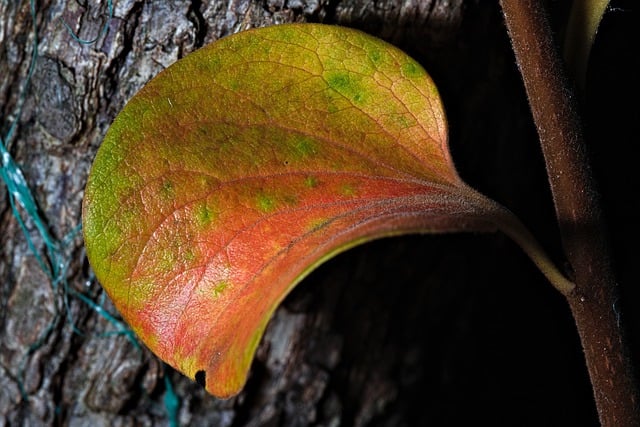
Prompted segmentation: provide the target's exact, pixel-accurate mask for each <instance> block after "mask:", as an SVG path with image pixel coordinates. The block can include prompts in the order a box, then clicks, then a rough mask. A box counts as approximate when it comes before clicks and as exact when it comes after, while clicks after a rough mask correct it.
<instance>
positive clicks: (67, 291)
mask: <svg viewBox="0 0 640 427" xmlns="http://www.w3.org/2000/svg"><path fill="white" fill-rule="evenodd" d="M29 5H30V12H31V19H32V21H33V43H32V52H31V60H30V63H29V70H28V72H27V76H26V78H25V81H24V83H23V85H22V88H21V90H20V95H19V97H18V102H17V105H16V111H15V115H14V121H13V122H12V123H11V125H10V127H9V130H8V132H7V134H6V135H5V137H4V139H3V138H2V135H0V157H1V162H0V180H1V181H2V182H3V183H4V184H5V185H6V187H7V190H8V198H9V203H10V206H11V211H12V214H13V216H14V217H15V218H16V221H17V222H18V224H19V226H20V229H21V231H22V233H23V235H24V236H25V239H26V241H27V245H28V247H29V250H30V252H31V253H32V254H33V255H34V257H35V258H36V260H37V262H38V265H39V266H40V268H41V269H42V270H43V271H44V272H45V273H46V274H47V276H48V277H49V279H50V280H51V284H52V287H53V289H54V291H55V290H57V289H58V288H59V285H61V286H62V289H63V295H64V299H63V304H64V307H65V313H67V322H68V324H69V325H71V327H72V329H73V331H74V333H77V334H80V335H83V334H82V332H81V331H80V330H79V329H78V328H77V327H76V326H75V323H74V321H73V319H72V318H71V310H70V309H69V296H72V297H74V298H77V299H79V300H80V301H82V302H83V303H85V304H86V305H87V306H88V307H89V308H90V309H92V310H93V311H94V312H96V313H97V314H98V315H100V316H102V317H103V318H104V319H106V320H107V321H108V322H109V323H110V324H111V325H112V326H113V327H114V330H113V331H108V332H106V333H104V334H101V336H113V335H125V336H126V337H127V338H128V339H129V341H131V342H132V343H133V345H134V346H135V348H137V349H139V350H141V348H142V347H141V345H140V343H139V342H138V340H137V339H136V337H135V334H134V333H133V331H132V330H131V329H130V328H129V327H128V326H127V325H126V324H125V323H124V322H122V321H120V320H118V319H117V318H116V317H115V316H114V315H112V314H111V313H109V311H108V310H106V309H105V308H104V307H103V306H102V304H101V303H100V304H99V303H96V302H95V301H94V300H93V299H91V298H90V297H88V296H87V295H86V294H84V293H82V292H78V291H76V290H75V289H73V288H71V287H70V286H69V283H68V280H67V270H68V267H69V264H70V260H69V259H68V257H67V256H66V255H65V253H64V249H65V248H67V247H68V246H69V245H70V243H71V242H72V241H73V239H74V238H75V236H76V235H77V234H78V233H79V232H80V231H81V225H78V226H76V227H75V228H74V229H73V230H72V231H71V232H70V233H69V234H68V235H67V236H65V237H64V238H63V239H62V241H59V240H57V239H56V238H55V237H53V236H52V235H51V233H50V232H49V227H48V223H47V221H46V219H45V218H44V216H43V215H42V214H41V212H40V210H39V209H38V204H37V202H36V200H35V197H34V196H33V193H32V192H31V190H30V187H29V185H28V183H27V181H26V179H25V177H24V174H23V173H22V170H21V169H20V167H19V166H18V164H17V163H16V162H15V160H14V159H13V157H12V156H11V153H10V152H9V150H8V148H7V147H9V144H10V143H11V140H12V139H13V137H14V133H15V130H16V127H17V124H18V122H19V119H20V117H21V114H22V109H23V106H24V103H25V100H26V97H27V92H28V87H29V83H30V81H31V78H32V76H33V74H34V70H35V68H36V61H37V59H38V31H37V25H36V5H35V0H30V2H29ZM107 7H108V10H109V18H108V20H107V21H106V23H105V24H104V26H103V28H102V30H101V31H100V33H99V34H98V35H97V36H96V37H95V38H94V39H91V40H85V39H81V38H80V37H78V36H77V35H76V34H75V33H74V32H73V31H72V29H71V27H69V25H68V24H67V23H66V22H65V23H64V25H65V27H66V28H67V30H68V31H69V32H70V34H71V36H72V37H73V38H74V40H76V41H77V42H78V43H81V44H92V43H95V42H96V41H97V40H98V39H99V38H100V37H101V36H103V35H104V34H105V33H106V32H107V30H108V27H109V22H110V21H111V19H112V18H113V2H112V1H111V0H108V1H107ZM19 207H21V208H22V211H21V210H20V208H19ZM23 212H24V215H25V217H26V218H28V219H30V220H31V221H32V222H33V224H34V226H35V228H36V230H37V232H38V234H39V235H40V238H41V239H42V242H43V244H44V246H45V248H46V259H48V263H47V261H46V259H45V257H43V256H42V255H41V254H40V252H39V251H38V250H37V248H36V245H35V243H34V241H33V239H32V237H31V232H30V231H29V228H28V226H27V222H26V220H25V218H24V217H23ZM103 296H104V294H103ZM59 318H60V316H59V313H58V312H57V309H56V313H55V314H54V318H53V319H52V320H51V322H49V324H48V325H47V327H46V328H45V330H44V331H43V332H42V333H41V334H40V336H39V337H38V338H37V339H36V341H35V342H33V343H32V344H31V345H30V346H29V347H28V349H27V352H26V354H25V356H24V358H23V359H22V360H21V362H20V365H19V368H18V378H17V382H18V387H19V390H20V394H21V396H22V399H23V400H24V401H25V402H26V401H27V400H28V398H29V396H28V394H27V392H26V390H25V387H24V381H23V378H24V377H25V371H26V364H27V362H28V359H29V356H30V355H31V354H33V352H35V351H36V350H38V349H39V348H41V347H42V346H43V345H44V344H45V343H46V340H47V338H48V337H49V335H50V333H51V332H52V331H53V329H54V326H55V324H56V323H57V322H58V320H59ZM164 381H165V388H166V392H165V397H164V405H165V409H166V411H167V415H168V417H169V424H170V426H171V427H177V426H178V409H179V406H180V400H179V398H178V396H177V395H176V394H175V392H174V389H173V386H172V384H171V380H170V378H169V377H168V376H167V375H166V374H165V376H164Z"/></svg>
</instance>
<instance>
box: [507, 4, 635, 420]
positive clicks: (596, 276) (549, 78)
mask: <svg viewBox="0 0 640 427" xmlns="http://www.w3.org/2000/svg"><path fill="white" fill-rule="evenodd" d="M501 5H502V9H503V12H504V16H505V21H506V24H507V28H508V30H509V35H510V37H511V42H512V45H513V49H514V52H515V56H516V60H517V62H518V66H519V68H520V72H521V73H522V77H523V80H524V84H525V89H526V91H527V96H528V98H529V104H530V106H531V110H532V113H533V118H534V121H535V124H536V127H537V129H538V135H539V137H540V143H541V145H542V150H543V153H544V158H545V162H546V165H547V172H548V175H549V182H550V184H551V191H552V194H553V198H554V203H555V208H556V216H557V218H558V222H559V226H560V232H561V236H562V243H563V247H564V251H565V254H566V256H567V260H568V262H569V264H570V265H571V268H572V270H573V272H574V276H575V284H576V288H575V290H574V291H573V292H571V293H570V294H568V295H566V297H567V300H568V302H569V306H570V307H571V312H572V314H573V317H574V319H575V321H576V326H577V329H578V333H579V334H580V339H581V342H582V346H583V350H584V354H585V358H586V363H587V367H588V370H589V375H590V377H591V383H592V385H593V392H594V396H595V401H596V406H597V409H598V414H599V417H600V422H601V423H602V425H603V426H611V427H613V426H616V427H621V426H630V427H631V426H637V425H640V416H639V415H638V409H637V408H638V403H639V402H640V400H639V397H638V390H637V387H636V384H635V380H634V376H633V375H634V374H633V370H632V366H631V361H630V357H629V353H628V349H627V348H626V346H625V344H624V341H623V331H622V328H621V325H620V317H619V313H618V307H617V306H616V303H617V298H618V296H617V289H616V284H615V279H614V276H613V271H612V267H611V262H610V256H609V252H608V247H607V243H606V241H605V238H604V233H603V230H604V227H603V226H602V219H601V211H600V208H599V200H598V195H597V193H596V191H595V183H594V181H593V178H592V176H591V169H590V167H589V163H588V161H587V155H586V149H585V145H584V141H583V136H582V129H581V125H580V122H579V119H578V115H577V113H576V109H575V106H574V104H573V102H574V101H573V98H572V95H571V93H570V91H569V90H568V85H567V83H566V80H565V76H564V70H563V69H562V66H561V64H560V60H559V57H558V54H557V52H556V46H555V44H554V41H553V39H552V36H551V29H550V27H549V24H548V22H547V17H546V14H545V11H544V10H543V2H540V0H501Z"/></svg>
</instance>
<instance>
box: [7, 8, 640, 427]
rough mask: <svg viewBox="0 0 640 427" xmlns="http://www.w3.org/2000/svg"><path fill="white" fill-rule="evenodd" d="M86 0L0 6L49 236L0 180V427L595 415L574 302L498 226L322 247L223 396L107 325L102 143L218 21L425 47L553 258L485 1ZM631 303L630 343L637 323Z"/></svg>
mask: <svg viewBox="0 0 640 427" xmlns="http://www.w3.org/2000/svg"><path fill="white" fill-rule="evenodd" d="M94 3H97V2H87V3H86V4H82V3H81V2H76V1H71V0H43V1H40V2H35V3H34V4H35V6H34V7H35V18H36V20H35V23H34V22H33V20H32V15H31V11H30V4H29V3H28V2H24V1H23V2H5V1H3V2H1V3H0V46H1V49H0V114H1V116H0V136H1V137H2V140H3V141H4V143H5V144H7V148H8V150H9V152H10V153H11V155H12V156H13V157H14V159H15V160H16V162H17V164H19V165H20V167H21V169H22V172H23V173H24V176H25V178H26V181H27V183H28V184H29V186H30V188H31V191H32V192H33V194H34V197H35V199H36V201H37V203H38V206H39V208H40V215H41V217H42V219H43V220H44V221H46V225H47V227H48V230H49V232H50V233H51V235H52V236H53V237H54V238H55V239H56V240H57V241H58V242H59V243H60V244H59V245H58V247H57V248H55V251H54V252H53V254H50V253H49V254H47V249H46V246H45V243H46V242H45V241H44V240H43V239H42V236H41V234H39V233H38V232H37V222H38V221H37V219H34V217H33V215H31V216H30V215H29V214H28V213H26V212H25V211H24V210H22V208H17V209H18V210H19V212H20V213H21V214H22V215H23V218H25V226H26V228H27V229H28V230H29V233H28V235H29V236H30V239H31V240H32V241H33V243H34V247H33V248H31V247H30V246H29V243H28V240H27V239H26V238H25V234H24V233H23V229H22V228H21V226H20V222H19V221H17V220H16V218H15V215H14V211H13V209H12V205H11V203H10V194H9V192H8V191H7V186H6V185H4V184H0V239H1V242H2V245H1V246H0V247H1V248H2V252H1V253H0V426H3V425H74V426H75V425H78V426H80V425H91V426H94V427H96V426H102V425H104V426H113V425H122V426H125V425H126V426H129V425H131V426H133V425H170V424H172V425H177V424H179V425H193V426H200V425H211V426H244V425H248V426H275V425H283V426H307V425H321V426H338V425H345V426H351V425H355V426H365V425H366V426H378V425H380V426H412V425H427V424H428V425H440V424H446V425H457V424H461V425H462V424H470V423H473V424H481V423H483V422H484V423H489V424H491V425H513V424H525V425H549V424H550V423H551V424H554V425H565V426H570V425H581V426H585V425H595V424H597V416H596V413H595V407H594V404H593V401H592V400H593V399H592V393H591V390H590V385H589V379H588V377H587V371H586V368H585V366H584V360H583V357H582V355H581V353H580V343H579V340H578V337H577V334H576V331H575V327H574V325H573V321H572V319H571V316H570V312H569V309H568V307H567V305H566V303H565V301H564V299H563V297H562V296H561V295H560V294H559V293H557V292H556V291H555V290H554V289H553V288H552V287H551V286H550V285H549V284H548V283H546V282H545V280H544V278H543V277H542V275H541V274H539V273H538V272H537V271H536V270H535V269H534V267H533V266H532V264H531V263H530V262H529V261H528V260H527V259H526V258H525V257H524V255H523V254H522V253H521V252H520V251H519V250H518V249H517V248H516V247H515V245H514V244H513V243H511V242H510V241H508V240H506V238H504V237H503V236H500V235H482V236H477V235H451V236H414V237H405V238H396V239H387V240H383V241H378V242H374V243H371V244H367V245H365V246H363V247H360V248H356V249H354V250H351V251H349V252H347V253H345V254H343V255H340V256H339V257H337V258H336V259H334V260H331V261H329V262H328V263H326V264H325V265H323V266H321V267H320V268H319V269H318V270H317V271H315V272H314V273H313V274H312V275H311V276H310V277H308V278H307V279H305V281H304V282H303V283H302V284H301V285H299V286H298V288H297V289H296V290H294V291H293V293H292V294H291V295H290V296H289V297H288V298H287V299H286V301H285V302H284V304H283V305H282V306H281V307H280V308H279V309H278V311H277V312H276V314H275V316H274V318H273V319H272V321H271V323H270V325H269V327H268V329H267V333H266V335H265V338H264V339H263V341H262V343H261V345H260V348H259V350H258V354H257V357H256V360H255V362H254V365H253V368H252V373H251V376H250V378H249V382H248V383H247V385H246V387H245V389H244V390H243V391H242V393H241V394H240V395H239V396H237V397H235V398H232V399H229V400H226V401H222V400H217V399H215V398H213V397H211V396H209V395H207V394H206V393H205V392H204V390H203V389H202V388H201V387H200V386H199V385H197V384H196V383H193V382H192V381H190V380H189V379H187V378H185V377H183V376H181V375H180V374H178V373H176V372H174V371H172V370H171V369H170V368H168V367H166V366H164V365H163V364H162V363H161V362H160V361H159V360H158V359H156V358H155V357H154V356H153V355H152V354H151V353H150V352H149V351H148V350H146V349H144V348H140V347H139V346H138V345H139V344H137V341H135V339H133V338H132V337H130V336H128V335H126V334H122V333H120V334H118V333H114V331H117V330H118V328H119V327H121V324H120V323H119V322H118V321H117V319H115V320H113V321H112V320H110V318H109V317H108V315H107V316H105V315H104V313H105V312H107V313H111V314H113V315H114V316H116V318H117V313H116V311H115V309H114V308H113V306H112V305H111V304H110V303H109V301H108V299H106V297H105V296H104V293H103V291H102V290H101V288H100V285H99V283H97V282H96V281H95V279H94V278H93V276H92V273H91V270H90V267H89V266H88V264H87V261H86V257H85V255H84V249H83V245H82V238H81V233H80V232H79V231H78V225H79V224H80V222H81V214H80V206H81V201H82V196H83V188H84V184H85V182H86V178H87V174H88V171H89V168H90V165H91V161H92V159H93V157H94V155H95V153H96V150H97V148H98V147H99V145H100V143H101V141H102V138H103V136H104V134H105V132H106V130H107V128H108V126H109V124H110V123H111V121H112V120H113V118H114V117H115V116H116V114H117V113H118V112H119V111H120V110H121V109H122V107H123V106H124V104H125V102H126V101H127V100H128V99H129V98H130V97H131V96H133V95H134V94H135V93H136V92H137V91H138V90H139V89H140V88H141V87H142V86H143V85H144V84H145V83H146V82H147V81H149V79H151V78H152V77H153V76H155V75H156V74H157V73H158V72H159V71H161V70H162V69H163V68H165V67H167V66H169V65H170V64H172V63H173V62H175V61H176V60H178V59H179V58H181V57H183V56H184V55H186V54H188V53H189V52H191V51H193V50H195V49H197V48H198V47H200V46H202V45H204V44H206V43H209V42H212V41H214V40H217V39H218V38H220V37H224V36H226V35H228V34H232V33H234V32H237V31H240V30H244V29H247V28H250V27H256V26H264V25H271V24H278V23H284V22H296V21H313V22H324V23H330V24H341V25H346V26H352V27H356V28H360V29H363V30H365V31H367V32H369V33H371V34H373V35H376V36H379V37H381V38H384V39H386V40H388V41H390V42H392V43H394V44H396V45H398V46H399V47H401V48H402V49H404V50H405V51H407V52H408V53H409V54H411V55H412V56H414V57H415V58H416V59H418V60H419V61H420V62H421V63H423V64H424V65H425V68H426V69H427V70H428V71H429V73H430V74H431V75H432V77H433V78H434V80H435V81H436V83H437V84H438V87H439V89H440V91H441V95H442V96H443V99H444V104H445V107H446V109H447V114H448V118H449V123H450V135H451V138H450V139H451V142H450V144H451V149H452V151H453V156H454V159H456V164H457V166H458V169H459V171H460V173H461V175H462V176H463V178H465V179H466V180H467V182H469V183H470V184H471V185H473V186H475V187H476V188H478V189H480V190H481V191H483V192H485V193H486V194H488V195H489V196H491V197H494V198H495V199H497V200H498V201H500V202H502V203H504V204H505V205H507V207H509V208H510V209H512V210H514V211H515V212H516V213H517V214H518V215H519V216H520V217H521V218H522V219H523V221H524V222H525V223H526V224H528V225H529V226H530V227H531V228H532V230H533V231H534V233H535V234H537V235H538V236H539V237H540V239H541V240H542V241H543V243H544V245H545V246H547V247H548V248H549V249H550V251H551V252H552V254H554V256H555V257H556V258H557V259H560V254H559V241H558V237H557V233H556V229H555V226H554V225H553V224H554V222H553V207H552V204H551V199H550V195H549V191H548V188H547V183H546V178H545V176H544V165H543V163H542V155H541V153H540V149H539V147H538V146H537V142H536V135H535V129H534V127H533V125H532V123H531V117H530V113H529V110H528V106H527V102H526V98H525V94H524V90H523V87H522V83H521V81H520V77H519V75H518V72H517V68H516V66H515V62H514V60H513V55H512V53H511V48H510V46H509V42H508V38H507V34H506V30H505V28H504V25H503V22H502V17H501V15H500V10H499V7H498V4H497V1H495V2H485V1H476V2H474V1H466V2H463V1H462V0H454V1H445V0H432V1H420V0H411V1H402V0H383V1H377V2H371V1H365V0H344V1H342V0H337V1H328V0H320V1H317V0H266V1H249V0H223V1H211V2H208V1H195V0H194V1H181V0H175V1H167V2H163V1H157V2H143V1H136V0H119V1H115V2H114V5H113V17H112V18H111V19H109V5H108V4H107V2H106V1H105V0H102V1H101V2H100V3H99V4H94ZM555 12H557V14H558V15H561V14H562V12H563V11H560V10H559V11H555ZM65 23H66V24H67V25H68V26H69V27H70V29H71V30H72V31H73V33H72V32H71V31H69V30H68V29H67V28H66V27H65ZM34 25H35V28H37V47H38V50H37V56H36V60H35V63H34V68H33V73H32V74H31V76H30V78H29V77H28V76H29V75H30V72H29V70H30V61H31V58H32V51H33V48H34V37H33V29H34ZM105 26H106V27H105ZM103 28H104V29H105V31H104V32H103ZM94 38H96V41H95V42H94V43H81V41H79V39H84V40H92V39H94ZM609 61H611V60H609ZM27 81H29V83H28V85H27V84H26V83H27ZM629 92H631V91H629ZM22 94H23V95H24V98H21V96H22ZM596 95H597V96H604V94H599V95H598V94H596ZM594 96H595V95H594ZM22 99H24V107H23V108H22V110H21V113H20V114H18V110H19V105H20V104H21V102H22V101H21V100H22ZM636 111H637V110H636ZM587 113H589V114H600V113H598V112H597V111H596V112H595V113H594V112H592V110H588V111H587ZM587 117H589V116H588V115H587ZM14 122H17V126H16V128H15V130H14V131H11V125H12V123H14ZM594 123H597V120H594ZM591 128H592V130H593V132H592V133H593V134H594V135H596V136H598V135H600V134H599V133H598V132H599V130H600V131H601V127H600V128H599V127H598V125H597V124H594V125H592V127H591ZM623 128H624V127H623ZM625 135H626V134H620V135H618V139H624V138H625ZM594 144H595V143H594ZM624 149H625V148H624V147H616V150H624ZM598 150H600V151H598ZM594 151H596V152H601V151H602V149H599V148H598V146H597V145H596V146H595V148H594ZM627 154H628V153H627ZM622 155H624V151H622ZM630 157H631V156H629V158H630ZM230 161H231V160H230ZM619 161H620V160H619V159H618V158H614V157H613V156H610V157H606V158H604V159H603V160H602V159H601V160H599V163H597V164H596V171H600V174H601V175H603V176H605V178H606V177H608V179H607V180H606V181H605V184H606V185H605V186H604V191H605V195H608V196H606V197H605V202H608V203H610V205H611V207H609V209H608V210H607V213H608V216H609V217H610V218H614V219H616V221H617V222H616V224H615V225H614V226H613V227H612V230H611V232H612V235H613V237H614V239H613V241H614V244H616V245H617V246H615V247H614V253H616V254H617V255H618V258H619V262H618V267H619V273H620V282H621V284H622V295H623V297H624V298H625V299H623V301H622V303H621V309H623V308H626V309H627V311H628V312H632V310H631V309H632V308H633V307H632V303H631V302H625V301H636V302H637V301H639V300H640V298H639V297H638V290H637V289H635V290H632V289H631V286H626V285H625V283H630V282H631V277H634V276H632V275H631V274H632V273H631V265H632V262H633V261H632V257H631V256H628V254H629V253H630V251H629V249H628V248H630V247H631V242H633V240H634V238H635V239H636V240H637V237H638V231H637V226H636V227H635V230H632V231H630V232H628V230H627V229H626V228H625V226H628V225H630V224H631V223H632V222H631V221H632V220H633V216H628V215H624V214H621V213H620V212H622V211H625V212H626V210H628V209H630V210H631V211H633V212H637V203H638V202H637V201H634V203H635V206H634V207H635V208H636V210H633V208H634V207H630V206H628V205H622V206H620V204H616V203H615V201H616V200H619V199H618V198H616V197H615V195H616V194H622V193H621V192H619V187H620V181H621V180H623V179H629V176H630V175H628V176H625V175H624V172H620V171H617V172H616V174H613V175H612V174H607V173H608V172H607V165H610V164H618V163H617V162H619ZM607 162H609V163H607ZM614 162H616V163H614ZM629 165H630V163H629ZM621 174H622V175H621ZM616 188H618V191H616ZM623 190H624V187H623ZM627 190H628V191H631V190H630V189H628V188H627ZM625 200H626V199H625ZM608 206H609V205H606V207H605V209H607V207H608ZM625 221H626V222H625ZM625 233H627V234H625ZM629 233H630V234H629ZM634 233H635V234H634ZM627 245H628V246H627ZM33 249H35V251H34V250H33ZM35 254H39V257H40V258H38V256H36V255H35ZM39 259H41V260H43V261H44V263H45V265H44V267H45V268H44V269H43V265H41V263H40V262H39ZM57 261H59V263H58V262H57ZM58 264H59V265H58ZM59 267H60V268H59ZM48 271H50V272H51V271H52V272H53V274H52V275H48V273H47V272H48ZM92 302H93V303H95V304H92ZM636 302H633V305H635V306H637V303H636ZM625 304H626V306H625ZM629 316H630V317H629V319H630V320H631V323H630V325H631V327H630V328H629V332H630V336H631V337H632V338H633V337H636V336H637V334H638V331H639V330H640V328H639V327H638V323H639V322H638V319H639V318H640V317H639V315H638V314H635V317H631V316H634V315H632V314H630V315H629ZM636 342H637V340H636ZM634 350H635V352H634V354H638V351H637V348H634ZM636 359H638V358H636ZM174 394H175V396H176V397H177V399H178V402H177V407H175V410H174V405H173V403H172V401H171V399H168V398H171V397H172V396H173V395H174Z"/></svg>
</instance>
